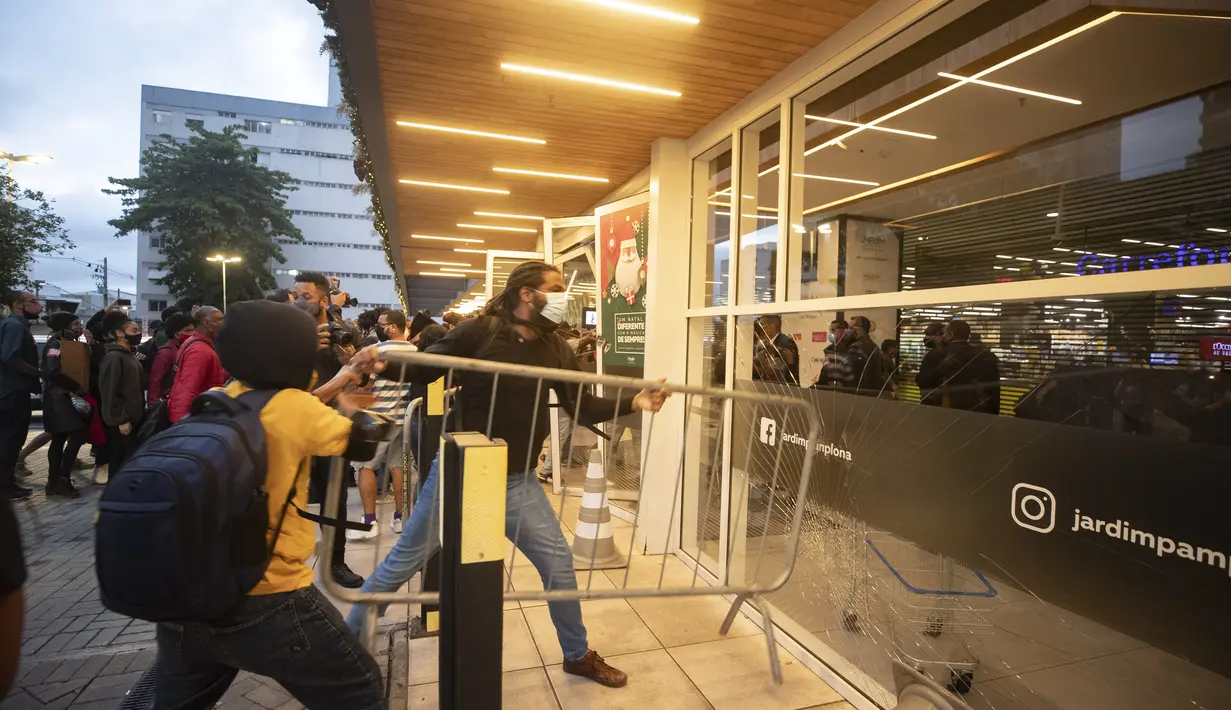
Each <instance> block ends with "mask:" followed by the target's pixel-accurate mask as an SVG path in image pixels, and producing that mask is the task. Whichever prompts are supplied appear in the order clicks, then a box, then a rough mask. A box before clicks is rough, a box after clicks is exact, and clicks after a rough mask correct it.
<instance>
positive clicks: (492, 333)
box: [473, 315, 504, 360]
mask: <svg viewBox="0 0 1231 710" xmlns="http://www.w3.org/2000/svg"><path fill="white" fill-rule="evenodd" d="M501 330H504V319H503V318H501V317H500V316H498V315H493V316H487V335H486V336H485V337H484V338H483V344H482V345H480V346H479V349H478V350H475V351H474V356H473V357H474V359H476V360H482V359H483V356H484V355H486V354H487V349H488V348H490V347H491V345H492V343H494V342H495V341H496V336H498V335H500V331H501Z"/></svg>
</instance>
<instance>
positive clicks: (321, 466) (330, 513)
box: [308, 458, 354, 566]
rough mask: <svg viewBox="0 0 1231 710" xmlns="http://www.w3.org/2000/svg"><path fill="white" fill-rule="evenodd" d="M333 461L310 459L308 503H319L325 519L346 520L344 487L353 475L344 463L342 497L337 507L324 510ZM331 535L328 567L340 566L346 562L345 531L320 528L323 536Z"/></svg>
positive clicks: (339, 528)
mask: <svg viewBox="0 0 1231 710" xmlns="http://www.w3.org/2000/svg"><path fill="white" fill-rule="evenodd" d="M332 463H333V459H329V458H314V459H312V471H311V473H310V474H309V475H310V478H311V481H310V483H309V485H308V502H309V503H319V504H320V505H321V515H323V516H324V517H326V518H336V519H338V520H346V493H347V491H348V490H349V489H348V488H347V485H346V480H347V477H348V476H353V475H354V473H353V472H352V471H351V470H350V468H351V466H350V463H349V462H348V463H345V464H344V465H343V468H342V495H340V496H338V507H337V508H335V509H333V510H325V488H326V486H328V485H329V467H330V465H332ZM331 532H332V534H333V559H332V560H330V562H329V564H330V566H333V565H340V564H344V563H345V562H346V529H345V528H343V527H341V526H333V527H330V526H325V525H322V526H321V533H322V534H324V535H329V534H330V533H331Z"/></svg>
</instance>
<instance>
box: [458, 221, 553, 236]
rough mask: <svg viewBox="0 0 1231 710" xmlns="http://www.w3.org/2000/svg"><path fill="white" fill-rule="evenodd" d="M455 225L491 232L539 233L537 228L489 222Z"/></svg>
mask: <svg viewBox="0 0 1231 710" xmlns="http://www.w3.org/2000/svg"><path fill="white" fill-rule="evenodd" d="M457 226H459V227H463V228H465V229H490V230H491V231H493V232H529V233H530V234H538V233H539V230H537V229H527V228H525V227H501V226H497V225H490V224H466V223H464V222H458V223H457Z"/></svg>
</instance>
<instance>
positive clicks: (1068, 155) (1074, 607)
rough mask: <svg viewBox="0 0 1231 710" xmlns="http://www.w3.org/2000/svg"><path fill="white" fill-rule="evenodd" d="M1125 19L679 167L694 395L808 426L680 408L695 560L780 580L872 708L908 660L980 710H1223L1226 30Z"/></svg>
mask: <svg viewBox="0 0 1231 710" xmlns="http://www.w3.org/2000/svg"><path fill="white" fill-rule="evenodd" d="M1135 5H1136V6H1135V7H1126V6H1123V5H1118V6H1117V7H1116V8H1114V9H1113V8H1110V7H1101V6H1098V5H1090V4H1088V3H1076V2H1067V1H1062V0H1053V1H1051V2H1043V3H1025V4H1023V7H1022V10H1023V12H1022V14H1020V15H1018V16H1015V17H1006V18H1005V19H1004V21H1003V22H1001V23H1000V24H998V25H995V26H992V27H986V26H985V27H983V28H982V29H981V30H980V31H978V32H972V31H969V29H968V28H966V29H965V30H964V29H963V24H962V23H963V22H971V23H973V22H974V20H973V19H970V18H967V17H965V16H962V17H958V18H957V19H955V20H954V21H953V22H952V25H951V26H946V27H945V28H944V29H945V31H944V32H939V31H938V32H934V33H932V34H931V35H929V36H928V37H927V38H926V39H920V38H918V37H914V36H911V37H909V38H908V37H907V36H903V37H902V38H895V39H893V40H890V41H888V42H887V43H886V47H884V48H882V50H883V51H880V52H878V53H874V54H872V55H869V56H867V57H863V58H857V59H855V60H854V61H851V62H849V63H847V64H845V65H844V66H842V67H841V68H839V69H837V70H835V71H834V72H832V73H831V74H829V75H827V76H825V77H824V78H822V79H821V80H820V82H819V83H818V84H816V85H815V86H813V87H810V88H808V89H806V90H804V91H803V92H802V93H799V94H798V95H795V96H788V97H782V100H781V103H780V104H778V105H777V107H776V108H773V109H772V110H769V111H768V112H757V113H755V114H753V115H757V116H759V118H757V119H755V120H753V121H751V122H749V123H746V124H743V125H735V126H732V127H731V132H730V135H729V136H728V137H727V138H726V139H724V140H722V141H721V142H720V143H717V144H714V145H712V147H710V148H708V149H707V150H704V151H701V152H698V153H697V154H696V155H692V156H690V157H691V158H692V160H693V162H692V190H691V194H692V205H691V208H690V209H691V215H692V227H691V231H692V236H691V240H690V245H691V247H690V250H691V254H690V259H689V261H690V263H691V274H690V280H689V293H690V297H689V299H688V307H687V308H685V309H681V312H682V313H683V314H684V316H685V317H686V318H687V328H688V343H689V347H688V362H687V377H688V382H689V384H693V385H701V386H705V387H718V388H727V389H734V390H738V391H747V392H765V393H772V394H777V395H789V396H792V397H798V398H801V399H803V400H805V401H808V402H810V403H812V404H813V406H814V407H815V409H816V411H817V413H818V414H819V415H820V416H821V418H822V421H823V430H822V433H821V440H820V441H808V440H807V438H806V436H805V435H806V429H805V428H804V426H803V423H802V422H794V421H791V417H790V416H787V415H786V414H785V413H783V412H775V411H772V408H769V407H765V406H757V405H752V404H739V405H727V406H725V408H724V406H723V404H722V403H721V402H717V401H715V402H708V403H707V402H705V401H704V400H703V398H696V397H694V398H693V400H692V401H691V404H690V408H689V412H688V413H687V414H686V418H687V428H686V442H685V453H684V466H685V477H684V480H685V483H684V488H683V491H682V494H683V499H684V506H683V509H682V512H683V515H682V519H681V530H680V549H681V551H682V552H684V553H685V554H686V555H688V556H690V557H692V558H694V559H696V560H697V561H698V563H699V564H700V566H701V567H702V568H703V569H705V570H707V571H708V572H709V573H711V574H713V575H714V576H716V577H718V578H720V579H721V578H724V577H725V578H730V579H733V580H743V581H751V580H759V581H767V580H771V579H773V578H775V577H777V576H778V575H779V574H781V572H782V571H783V570H785V569H787V568H789V566H790V564H791V562H792V561H793V562H794V566H795V568H794V573H793V575H792V577H791V579H790V581H789V582H788V584H787V585H786V586H785V587H784V588H783V589H781V590H780V591H778V592H776V593H774V594H772V595H770V596H769V601H770V602H771V604H772V605H773V608H774V609H775V611H776V612H777V616H776V619H775V620H776V622H778V623H779V625H780V627H781V628H782V629H783V630H784V631H785V632H786V633H787V634H789V635H790V636H791V637H792V638H793V639H794V640H795V641H796V642H798V643H799V644H801V645H802V646H803V647H805V648H806V649H807V650H808V651H809V652H810V653H812V654H813V655H814V656H816V657H817V658H818V659H820V661H821V662H822V663H823V664H825V665H826V666H828V667H829V668H830V669H831V670H832V671H834V672H835V673H836V674H837V675H838V676H840V677H841V678H842V679H843V680H844V681H845V682H846V683H848V684H849V686H850V687H851V688H853V689H854V690H855V691H856V692H858V693H859V694H860V695H861V696H862V701H861V702H866V703H869V704H870V706H879V707H885V708H889V707H893V704H894V698H893V696H892V689H893V680H892V676H891V671H890V666H889V661H890V660H891V659H894V658H897V659H903V660H906V661H907V662H908V663H910V664H911V665H915V666H917V667H921V668H924V669H925V670H926V671H927V672H928V673H929V674H930V675H932V676H933V677H934V678H936V679H937V680H938V681H939V682H941V684H944V685H949V686H950V687H951V688H952V689H953V690H955V691H958V692H961V693H962V698H963V699H964V701H965V702H966V703H968V704H969V705H970V707H972V708H976V709H981V708H996V709H1000V708H1015V709H1016V708H1024V709H1028V710H1035V708H1039V709H1042V708H1054V709H1061V710H1070V709H1071V710H1090V709H1093V708H1117V709H1127V710H1133V709H1136V708H1151V709H1155V708H1159V709H1169V708H1176V709H1179V708H1192V707H1204V708H1215V707H1226V706H1227V703H1228V701H1227V698H1231V652H1229V651H1228V650H1227V649H1228V647H1227V645H1226V643H1225V639H1226V638H1228V634H1231V611H1228V609H1227V607H1226V604H1225V599H1226V596H1227V593H1228V591H1229V590H1231V563H1229V562H1228V559H1227V558H1228V556H1231V516H1227V515H1226V514H1225V512H1224V511H1223V508H1225V505H1226V501H1227V500H1229V499H1231V484H1228V482H1227V480H1226V474H1225V472H1226V471H1231V364H1229V363H1231V266H1228V265H1229V264H1231V169H1229V168H1231V54H1228V50H1227V47H1231V15H1228V13H1227V12H1226V11H1227V8H1226V7H1221V8H1220V7H1216V6H1217V5H1219V3H1215V2H1207V3H1204V4H1203V3H1200V2H1179V1H1178V0H1177V1H1176V2H1148V3H1145V2H1143V3H1136V4H1135ZM1203 5H1204V6H1203ZM980 21H985V20H982V19H981V20H980ZM975 24H977V23H975ZM894 42H898V44H897V45H895V44H894ZM946 43H948V44H946ZM890 50H892V51H890ZM887 57H889V58H892V61H891V62H890V61H888V60H887V59H886V58H887ZM886 66H891V67H892V71H889V70H887V69H886ZM784 126H785V130H784ZM783 171H786V172H787V174H785V175H784V174H782V172H783ZM736 196H738V197H736ZM737 210H738V211H737ZM737 214H738V215H739V217H738V220H737V221H735V222H732V220H733V219H734V215H737ZM784 217H785V219H784ZM732 224H734V225H735V227H736V228H735V229H734V231H732ZM733 235H734V236H733ZM732 238H734V239H736V240H738V241H737V242H736V246H735V247H734V248H733V247H732V243H731V240H732ZM807 447H812V448H813V450H814V451H815V452H816V455H815V459H814V461H813V463H812V469H811V471H809V472H808V473H809V474H810V483H809V486H808V488H807V493H806V495H805V496H804V497H803V498H802V499H801V498H800V497H799V495H798V489H799V484H800V482H801V477H802V476H803V474H804V471H803V470H802V467H803V461H804V451H805V450H806V449H807ZM800 508H802V510H803V515H802V519H803V522H802V528H801V531H800V535H801V537H800V547H799V553H798V554H797V555H796V556H795V557H794V558H793V559H791V558H790V557H788V555H787V550H788V549H789V539H788V537H789V533H790V530H791V526H792V522H793V516H794V514H795V512H796V511H797V510H798V509H800Z"/></svg>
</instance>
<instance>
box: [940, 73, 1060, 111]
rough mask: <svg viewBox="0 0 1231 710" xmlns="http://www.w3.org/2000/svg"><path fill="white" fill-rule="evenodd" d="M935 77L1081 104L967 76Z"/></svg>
mask: <svg viewBox="0 0 1231 710" xmlns="http://www.w3.org/2000/svg"><path fill="white" fill-rule="evenodd" d="M936 75H937V76H943V77H944V78H946V79H956V80H958V81H960V82H962V83H963V84H978V85H979V86H989V87H991V88H993V89H1001V90H1003V91H1012V92H1013V93H1015V94H1025V95H1027V96H1037V97H1039V98H1040V99H1051V100H1052V101H1062V102H1064V103H1066V104H1073V105H1074V106H1080V105H1081V102H1080V101H1078V100H1077V99H1070V98H1068V97H1065V96H1057V95H1055V94H1045V93H1043V92H1042V91H1032V90H1030V89H1023V88H1021V87H1020V86H1009V85H1008V84H997V83H996V82H994V81H984V80H982V79H972V78H970V77H968V76H958V75H957V74H950V73H948V72H943V71H942V72H936Z"/></svg>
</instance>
